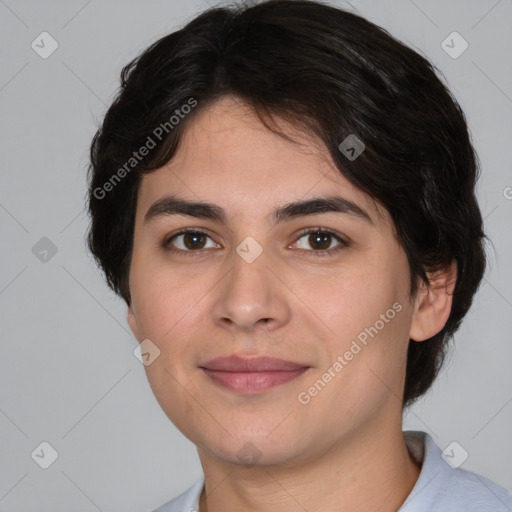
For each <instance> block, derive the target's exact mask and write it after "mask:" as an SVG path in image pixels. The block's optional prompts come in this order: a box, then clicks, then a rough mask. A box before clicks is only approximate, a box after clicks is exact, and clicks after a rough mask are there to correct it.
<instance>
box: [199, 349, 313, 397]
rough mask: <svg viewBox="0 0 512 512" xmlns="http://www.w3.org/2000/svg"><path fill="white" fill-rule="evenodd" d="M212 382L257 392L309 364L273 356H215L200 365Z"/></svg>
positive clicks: (289, 378) (286, 380)
mask: <svg viewBox="0 0 512 512" xmlns="http://www.w3.org/2000/svg"><path fill="white" fill-rule="evenodd" d="M200 368H202V369H203V371H204V372H205V373H206V375H208V376H209V377H210V378H211V379H212V380H213V381H214V382H216V383H217V384H220V385H222V386H224V387H227V388H229V389H231V390H233V391H238V392H243V393H258V392H261V391H266V390H267V389H270V388H272V387H274V386H277V385H279V384H284V383H285V382H289V381H290V380H293V379H295V378H296V377H298V376H299V375H301V374H302V373H304V372H305V371H306V370H307V369H308V368H309V367H308V366H304V365H301V364H298V363H293V362H291V361H285V360H283V359H276V358H273V357H256V358H246V357H240V356H229V357H217V358H215V359H212V360H211V361H208V362H206V363H204V364H202V365H201V366H200Z"/></svg>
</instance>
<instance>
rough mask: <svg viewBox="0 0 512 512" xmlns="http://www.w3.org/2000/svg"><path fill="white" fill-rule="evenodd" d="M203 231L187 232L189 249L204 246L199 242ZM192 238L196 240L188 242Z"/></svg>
mask: <svg viewBox="0 0 512 512" xmlns="http://www.w3.org/2000/svg"><path fill="white" fill-rule="evenodd" d="M202 236H203V235H202V233H186V234H185V245H186V246H187V249H197V248H198V247H199V248H202V244H201V243H197V241H198V239H200V238H201V237H202ZM190 240H194V241H193V242H192V243H188V242H189V241H190Z"/></svg>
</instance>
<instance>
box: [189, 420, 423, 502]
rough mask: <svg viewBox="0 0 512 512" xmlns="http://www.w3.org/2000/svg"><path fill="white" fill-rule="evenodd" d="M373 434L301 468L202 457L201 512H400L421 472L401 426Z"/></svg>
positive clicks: (360, 434)
mask: <svg viewBox="0 0 512 512" xmlns="http://www.w3.org/2000/svg"><path fill="white" fill-rule="evenodd" d="M368 434H369V433H365V432H363V431H362V430H359V431H358V432H357V433H355V434H353V435H352V436H351V439H348V438H346V437H344V438H343V439H342V440H341V441H340V442H338V443H337V444H335V445H333V446H332V447H330V449H329V450H327V451H326V453H324V454H321V455H320V456H319V457H316V458H315V460H311V461H308V462H305V463H301V464H300V465H299V464H297V465H291V464H290V463H287V465H286V466H284V465H282V466H279V467H276V466H265V467H263V466H253V467H250V468H247V467H241V466H239V465H238V466H236V465H233V464H230V463H226V464H223V463H219V461H218V460H213V459H211V458H210V457H211V455H210V456H207V455H206V453H205V452H202V451H200V458H201V463H202V465H203V469H204V474H205V486H204V489H203V494H202V495H201V500H200V507H199V512H221V511H223V512H234V511H239V510H250V511H254V512H260V511H261V512H263V511H268V510H276V509H279V511H280V512H296V511H297V510H299V509H300V508H302V509H303V510H323V511H325V512H329V511H336V512H355V511H357V512H374V511H375V510H379V511H380V512H395V511H396V510H398V509H399V508H400V506H401V505H402V504H403V502H404V501H405V500H406V498H407V496H408V495H409V494H410V492H411V490H412V488H413V487H414V484H415V483H416V481H417V479H418V476H419V474H420V467H419V466H418V465H417V464H416V463H415V462H414V460H413V459H412V458H411V457H410V455H409V453H408V451H407V446H406V444H405V442H404V440H403V437H402V430H401V425H400V428H399V429H396V428H395V429H393V430H391V431H390V432H389V433H386V432H385V431H383V432H379V433H378V434H375V433H374V432H372V433H371V435H368ZM204 491H206V492H204Z"/></svg>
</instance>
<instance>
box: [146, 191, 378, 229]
mask: <svg viewBox="0 0 512 512" xmlns="http://www.w3.org/2000/svg"><path fill="white" fill-rule="evenodd" d="M330 212H333V213H341V214H346V215H350V216H352V217H354V218H355V219H359V220H362V221H364V222H366V223H368V224H371V225H374V223H373V221H372V219H371V217H370V215H369V214H368V213H367V212H366V211H365V210H363V209H362V208H361V207H360V206H358V205H357V204H356V203H354V202H352V201H350V200H348V199H345V198H344V197H340V196H328V197H314V198H311V199H307V200H304V201H296V202H292V203H286V204H284V205H281V206H279V207H277V208H276V209H275V210H273V211H272V212H271V214H270V220H271V221H273V222H274V223H276V224H277V223H279V222H283V221H285V220H291V219H294V218H297V217H302V216H306V215H315V214H319V213H330ZM170 215H187V216H190V217H195V218H198V219H208V220H213V221H216V222H219V223H221V224H225V223H226V220H227V215H226V212H225V210H224V209H223V208H221V207H220V206H218V205H216V204H212V203H206V202H202V201H189V200H187V199H183V198H179V197H177V196H172V195H171V196H165V197H163V198H161V199H159V200H158V201H156V202H155V203H153V204H152V205H151V206H150V207H149V209H148V211H147V212H146V214H145V215H144V223H148V222H150V221H152V220H154V219H157V218H159V217H165V216H170Z"/></svg>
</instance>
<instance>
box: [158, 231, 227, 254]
mask: <svg viewBox="0 0 512 512" xmlns="http://www.w3.org/2000/svg"><path fill="white" fill-rule="evenodd" d="M209 238H210V236H208V235H207V234H206V233H204V232H203V231H198V230H192V229H190V230H183V231H180V232H179V233H177V234H175V235H174V236H172V237H171V238H169V239H168V240H167V241H165V242H164V244H163V245H164V247H166V248H168V250H170V251H175V252H199V251H200V250H201V249H205V248H211V247H216V246H217V245H216V244H214V243H213V244H212V245H210V246H209V247H207V246H206V244H207V243H208V239H209ZM210 239H211V238H210Z"/></svg>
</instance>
